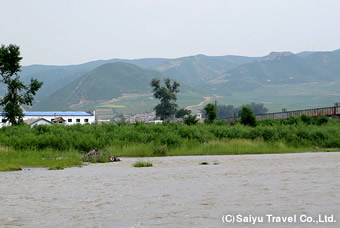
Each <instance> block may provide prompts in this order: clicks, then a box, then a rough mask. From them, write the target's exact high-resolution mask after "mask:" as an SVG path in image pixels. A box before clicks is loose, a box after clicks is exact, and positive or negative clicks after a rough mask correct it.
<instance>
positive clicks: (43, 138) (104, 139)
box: [0, 117, 340, 152]
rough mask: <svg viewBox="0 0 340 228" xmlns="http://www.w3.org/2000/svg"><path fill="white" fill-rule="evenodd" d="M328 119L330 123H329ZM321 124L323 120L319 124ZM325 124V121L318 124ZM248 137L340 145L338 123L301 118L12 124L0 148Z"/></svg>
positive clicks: (0, 133) (83, 147)
mask: <svg viewBox="0 0 340 228" xmlns="http://www.w3.org/2000/svg"><path fill="white" fill-rule="evenodd" d="M325 119H326V120H327V122H325ZM321 122H322V123H321ZM320 123H321V124H320ZM240 138H243V139H250V140H263V141H266V142H283V143H285V144H287V145H290V146H294V147H300V146H318V147H327V148H328V147H332V148H339V147H340V121H339V120H334V119H330V120H328V119H327V118H325V117H319V118H315V119H314V118H312V121H311V122H309V123H308V124H307V123H305V122H303V121H302V120H301V118H291V119H288V120H266V121H261V122H259V124H258V126H256V127H249V126H243V125H240V124H236V125H234V126H229V125H228V124H225V123H221V122H215V123H213V124H209V125H208V124H196V125H191V126H188V125H185V124H179V123H164V124H151V125H146V124H144V123H136V124H117V125H115V124H103V125H72V126H61V125H52V126H37V127H35V128H30V127H29V126H26V125H24V126H11V127H3V128H1V129H0V146H1V147H10V148H13V149H15V150H28V149H30V150H43V149H54V150H77V151H83V152H88V151H89V150H92V149H93V148H94V147H97V148H99V149H105V148H107V147H112V146H115V147H124V146H127V145H134V144H152V145H155V146H162V145H163V146H165V147H168V148H169V147H177V146H181V145H183V144H201V143H206V142H209V141H213V140H225V139H227V140H228V139H240Z"/></svg>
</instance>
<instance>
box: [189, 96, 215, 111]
mask: <svg viewBox="0 0 340 228" xmlns="http://www.w3.org/2000/svg"><path fill="white" fill-rule="evenodd" d="M203 98H204V100H203V101H202V102H201V103H199V104H197V105H190V106H188V107H186V109H189V110H191V111H192V112H193V111H198V109H199V108H202V107H203V106H204V105H206V104H209V103H210V102H211V99H212V97H203Z"/></svg>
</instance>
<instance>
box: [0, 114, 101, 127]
mask: <svg viewBox="0 0 340 228" xmlns="http://www.w3.org/2000/svg"><path fill="white" fill-rule="evenodd" d="M33 119H45V120H47V121H50V122H52V123H53V122H55V121H54V120H58V121H57V122H58V123H59V122H60V121H61V120H64V121H65V122H64V124H65V125H73V124H93V123H95V119H96V116H95V112H93V113H91V112H24V118H23V121H24V122H25V121H27V120H33ZM3 126H9V122H5V117H4V113H2V112H1V113H0V127H3Z"/></svg>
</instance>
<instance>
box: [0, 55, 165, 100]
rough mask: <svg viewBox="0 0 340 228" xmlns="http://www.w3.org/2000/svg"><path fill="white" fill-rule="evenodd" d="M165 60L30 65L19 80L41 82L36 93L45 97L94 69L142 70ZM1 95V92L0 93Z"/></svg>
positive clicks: (21, 73) (114, 60)
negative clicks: (105, 66) (109, 65)
mask: <svg viewBox="0 0 340 228" xmlns="http://www.w3.org/2000/svg"><path fill="white" fill-rule="evenodd" d="M164 61H167V59H161V58H146V59H135V60H127V59H110V60H97V61H92V62H88V63H84V64H79V65H69V66H48V65H31V66H24V67H22V69H21V70H22V71H21V72H20V74H19V75H20V76H21V78H22V79H23V80H24V81H25V82H29V81H30V79H31V78H32V77H33V78H37V79H38V80H39V81H43V82H44V85H43V87H42V88H41V89H40V90H39V91H38V94H37V96H38V97H46V96H49V95H51V94H52V93H54V92H55V91H57V90H58V89H60V88H63V87H64V86H66V85H68V84H69V83H71V82H72V81H74V80H76V79H78V78H80V77H81V76H83V75H84V74H86V73H88V72H89V71H91V70H93V69H94V68H96V67H98V66H100V65H103V64H106V63H114V62H125V63H131V64H135V65H137V66H140V67H143V68H149V67H152V66H154V65H156V64H160V63H162V62H164ZM0 93H1V91H0Z"/></svg>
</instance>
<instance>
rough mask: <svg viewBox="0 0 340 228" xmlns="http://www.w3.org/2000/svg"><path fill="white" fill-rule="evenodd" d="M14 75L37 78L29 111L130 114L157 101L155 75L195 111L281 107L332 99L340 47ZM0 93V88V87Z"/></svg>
mask: <svg viewBox="0 0 340 228" xmlns="http://www.w3.org/2000/svg"><path fill="white" fill-rule="evenodd" d="M132 64H133V65H132ZM20 75H21V77H22V78H23V79H24V81H28V80H29V79H30V78H31V77H35V78H38V79H39V80H42V81H43V82H44V85H43V87H42V89H41V90H40V91H39V93H38V96H37V97H36V99H35V100H36V104H35V105H34V107H33V109H34V110H67V109H73V110H76V109H78V110H79V109H81V110H85V109H92V108H93V107H101V108H103V107H104V106H105V108H106V109H107V110H109V111H107V110H106V112H111V113H112V112H115V113H117V112H118V113H119V112H120V111H122V110H124V112H128V111H129V110H131V109H132V108H133V109H134V112H135V113H138V111H139V110H142V111H143V112H144V111H150V110H152V107H154V104H155V102H156V101H152V96H151V98H150V92H151V88H150V86H149V82H150V81H151V79H152V78H153V77H156V78H164V77H170V78H172V79H175V80H177V81H178V82H180V83H181V94H179V98H180V99H179V100H178V102H179V104H180V105H181V107H183V106H184V107H185V106H192V107H195V109H196V110H197V109H199V108H201V107H202V106H203V105H204V104H206V103H207V102H212V101H213V100H215V99H217V100H218V101H220V102H222V103H224V104H234V105H240V104H243V103H250V102H264V103H265V104H267V105H269V106H272V107H273V108H274V110H277V109H279V110H280V108H282V107H291V106H289V105H290V104H294V107H296V106H298V107H299V105H300V104H304V105H307V104H308V105H316V104H318V105H325V104H326V103H327V104H332V103H333V102H338V101H339V99H338V97H340V92H338V91H340V50H335V51H331V52H301V53H297V54H293V53H291V52H272V53H270V54H269V55H267V56H264V57H243V56H215V57H211V56H205V55H196V56H189V57H182V58H177V59H163V58H149V59H135V60H126V59H125V60H124V59H111V60H98V61H93V62H89V63H84V64H80V65H70V66H44V65H32V66H27V67H23V68H22V72H21V74H20ZM188 85H190V86H188ZM193 87H194V88H195V89H193ZM1 90H2V91H5V88H4V85H3V84H1V86H0V92H1ZM123 94H124V95H123ZM127 94H129V95H127ZM133 94H135V95H133ZM141 94H144V96H141ZM122 96H123V97H124V96H125V97H126V96H127V97H130V98H131V97H133V96H134V98H131V99H130V98H126V99H125V98H122ZM203 97H204V98H203ZM149 98H150V99H149ZM117 99H118V100H119V101H117ZM110 100H111V101H110ZM123 106H124V108H122V107H123ZM115 107H120V108H115ZM304 107H312V106H304ZM313 107H315V106H313ZM110 108H111V109H116V110H115V111H110V110H111V109H110ZM269 108H270V107H269Z"/></svg>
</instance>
